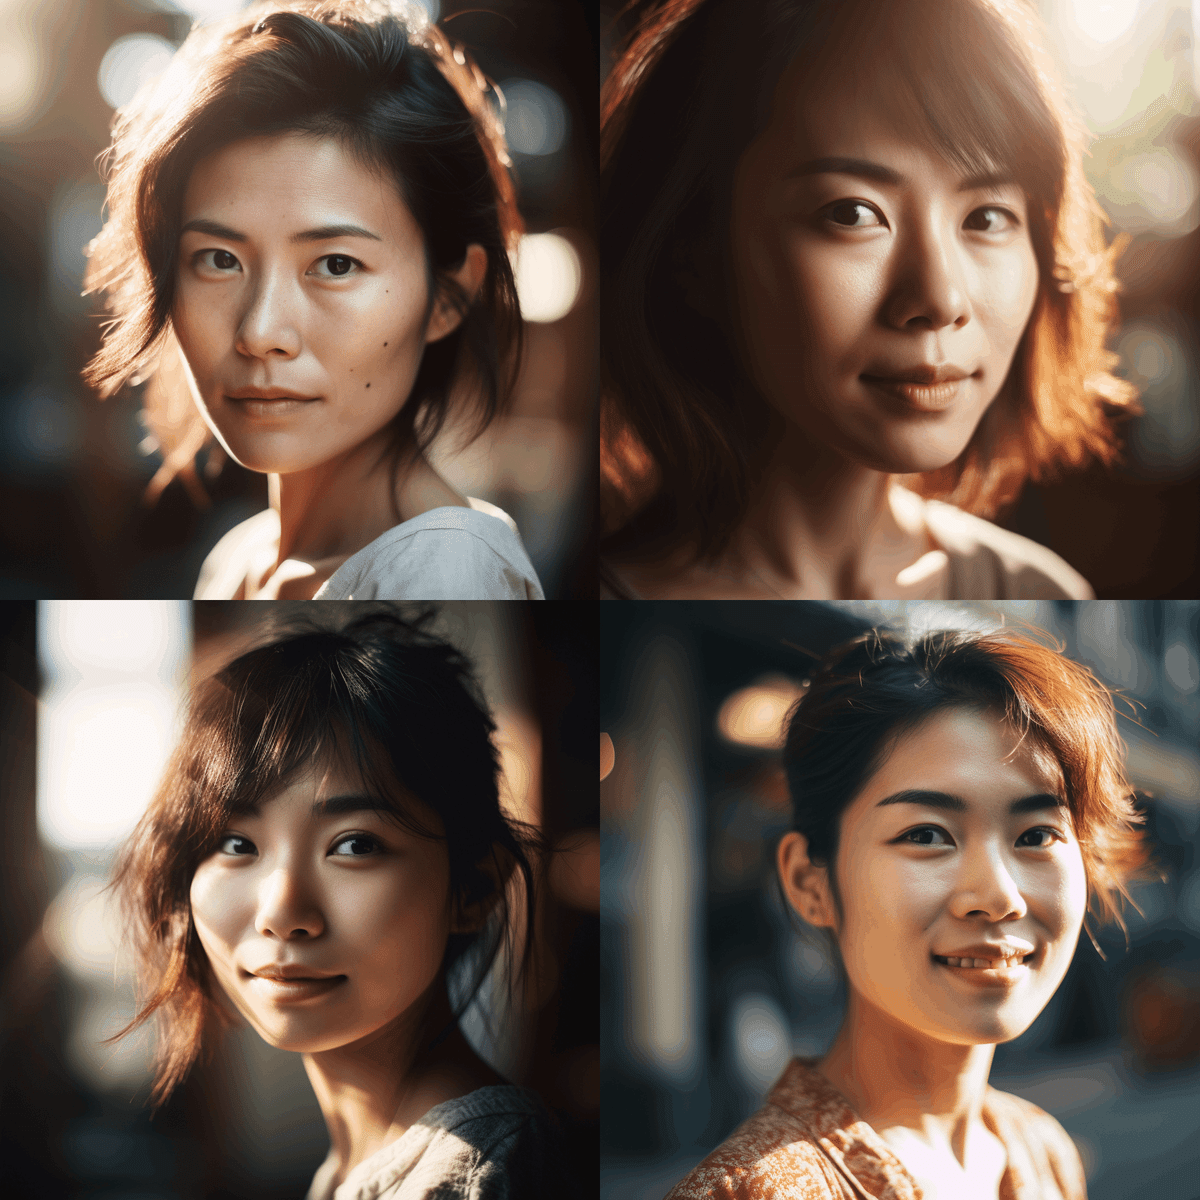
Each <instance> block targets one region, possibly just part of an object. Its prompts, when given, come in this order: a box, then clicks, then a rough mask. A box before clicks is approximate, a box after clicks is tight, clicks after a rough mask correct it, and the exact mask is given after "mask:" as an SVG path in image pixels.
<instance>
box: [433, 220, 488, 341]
mask: <svg viewBox="0 0 1200 1200" xmlns="http://www.w3.org/2000/svg"><path fill="white" fill-rule="evenodd" d="M487 268H488V256H487V251H486V250H485V249H484V248H483V247H482V246H481V245H480V244H479V243H478V242H472V243H471V244H470V245H469V246H468V247H467V252H466V254H464V255H463V260H462V263H461V264H460V265H459V267H458V268H457V269H456V270H453V271H450V272H449V273H448V274H449V278H450V279H452V280H454V282H455V283H456V284H457V285H458V286H459V288H460V289H461V292H462V295H463V296H464V297H465V298H466V308H470V306H471V305H472V304H474V303H475V297H476V296H478V295H479V289H480V288H481V287H482V286H483V279H484V276H485V275H486V274H487ZM454 299H455V298H454V297H453V296H452V295H451V293H450V291H449V290H448V289H447V287H446V286H445V284H444V283H441V282H440V281H439V284H438V293H437V296H436V298H435V299H434V302H433V312H432V313H430V315H429V325H428V326H427V328H426V330H425V343H426V345H428V344H429V343H430V342H437V341H440V340H441V339H442V338H444V337H446V335H447V334H451V333H453V332H454V331H455V330H456V329H457V328H458V327H459V326H460V325H461V324H462V321H463V317H465V316H466V315H467V314H466V308H462V309H460V308H459V306H458V305H457V304H455V303H454Z"/></svg>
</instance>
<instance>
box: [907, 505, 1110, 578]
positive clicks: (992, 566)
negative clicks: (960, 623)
mask: <svg viewBox="0 0 1200 1200" xmlns="http://www.w3.org/2000/svg"><path fill="white" fill-rule="evenodd" d="M925 520H926V523H927V525H928V528H929V532H930V533H931V534H932V536H933V539H934V541H936V542H937V543H938V545H939V546H941V548H942V549H943V550H945V551H946V553H947V555H949V557H950V560H951V566H952V571H951V578H952V579H953V580H954V581H955V591H956V593H960V594H956V595H955V596H953V597H952V599H956V600H971V599H980V600H1001V599H1005V600H1091V599H1094V598H1095V597H1094V593H1093V591H1092V587H1091V584H1089V583H1088V581H1087V580H1086V579H1084V577H1083V576H1082V575H1080V573H1079V572H1078V571H1076V570H1075V568H1074V567H1072V566H1071V565H1070V564H1069V563H1068V562H1066V560H1065V559H1063V558H1060V557H1059V556H1058V555H1057V554H1055V553H1054V551H1053V550H1050V549H1048V548H1047V547H1046V546H1043V545H1041V544H1040V543H1038V542H1035V541H1033V540H1032V539H1031V538H1027V537H1022V536H1021V535H1020V534H1019V533H1013V532H1012V531H1011V530H1008V529H1001V528H1000V526H999V525H993V524H992V522H991V521H985V520H984V519H983V518H982V517H976V516H972V515H971V514H970V513H966V512H963V511H962V509H959V508H955V507H954V506H953V505H952V504H943V503H942V502H941V501H938V500H928V501H925Z"/></svg>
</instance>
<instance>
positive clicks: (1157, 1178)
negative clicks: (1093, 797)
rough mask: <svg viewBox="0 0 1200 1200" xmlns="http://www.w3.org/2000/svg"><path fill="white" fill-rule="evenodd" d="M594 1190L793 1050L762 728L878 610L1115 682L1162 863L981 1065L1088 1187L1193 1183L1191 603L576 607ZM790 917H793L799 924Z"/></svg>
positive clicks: (634, 1189)
mask: <svg viewBox="0 0 1200 1200" xmlns="http://www.w3.org/2000/svg"><path fill="white" fill-rule="evenodd" d="M600 618H601V630H600V660H601V662H602V663H603V664H604V666H603V670H602V673H601V683H600V720H601V729H602V730H605V731H607V732H608V733H609V734H611V736H612V740H613V743H614V746H615V766H614V767H613V769H612V771H611V773H610V774H609V775H608V777H607V779H606V780H605V781H604V782H603V783H601V785H600V792H601V814H602V818H601V901H602V903H601V930H602V936H601V962H602V969H601V992H600V997H601V1001H600V1004H601V1029H602V1031H603V1033H602V1037H601V1045H602V1063H601V1097H602V1104H603V1113H604V1119H603V1122H602V1124H601V1195H602V1196H604V1197H606V1198H611V1200H617V1198H618V1197H620V1200H660V1198H661V1197H662V1196H663V1195H664V1194H665V1193H666V1192H667V1191H668V1190H669V1188H670V1187H671V1186H672V1185H673V1184H674V1183H676V1182H677V1181H678V1180H679V1179H681V1178H682V1177H683V1176H684V1175H685V1174H686V1173H687V1172H688V1171H690V1170H691V1168H692V1167H693V1166H695V1165H696V1163H697V1162H699V1161H700V1159H701V1158H703V1157H704V1155H706V1154H707V1153H708V1152H709V1151H710V1150H712V1149H713V1148H714V1147H715V1146H716V1145H717V1144H718V1143H720V1142H721V1141H723V1140H724V1139H725V1138H726V1137H727V1136H728V1135H729V1134H730V1133H731V1132H732V1131H733V1129H734V1128H735V1126H737V1125H738V1124H739V1122H741V1121H742V1120H744V1119H745V1118H746V1117H747V1116H749V1115H750V1113H752V1112H753V1111H754V1110H755V1109H756V1108H758V1107H759V1105H760V1104H761V1103H762V1100H763V1098H764V1097H765V1095H766V1093H767V1091H768V1090H769V1088H770V1086H771V1084H772V1083H773V1082H774V1081H775V1079H776V1078H777V1077H778V1076H779V1074H780V1073H781V1072H782V1070H783V1068H784V1066H785V1065H786V1063H787V1061H788V1059H789V1058H790V1057H791V1056H792V1055H794V1054H799V1055H806V1056H814V1057H819V1056H820V1055H822V1054H824V1053H825V1051H826V1050H827V1049H828V1047H829V1045H830V1044H831V1043H832V1041H833V1038H834V1036H835V1034H836V1032H837V1030H838V1028H839V1027H840V1024H841V1020H842V1014H843V1011H844V1004H845V996H844V993H843V989H842V985H841V983H840V981H839V977H838V974H837V972H836V971H835V969H834V966H833V963H832V961H831V959H830V958H829V956H828V950H827V948H826V944H825V941H824V939H823V938H822V937H821V936H818V933H819V932H823V931H816V930H813V929H811V928H810V927H809V926H807V925H803V929H802V931H798V930H797V929H796V928H795V927H794V926H793V924H792V922H790V921H789V920H788V919H787V917H786V916H785V914H784V911H783V906H782V903H781V902H780V901H779V899H778V897H777V892H776V890H775V889H774V888H773V887H772V886H771V880H772V876H773V871H774V866H773V863H774V847H775V844H776V842H777V840H778V838H779V837H780V836H781V835H782V834H783V833H784V832H785V831H786V830H787V828H788V826H789V821H790V815H791V810H790V802H789V799H788V795H787V785H786V781H785V779H784V775H783V769H782V765H781V761H780V757H779V754H778V750H777V746H778V739H779V735H780V731H781V721H782V718H783V716H784V715H785V713H786V712H787V710H788V708H789V707H790V705H791V704H792V702H793V701H794V700H795V699H796V698H797V696H798V695H799V690H800V683H801V681H802V680H803V678H804V677H805V673H806V669H807V667H808V666H809V664H810V663H811V658H810V657H809V656H808V655H806V654H805V653H804V652H803V651H801V649H800V647H804V648H805V649H807V650H810V651H812V652H813V653H818V654H819V653H823V652H824V651H826V650H828V649H831V648H832V647H833V646H835V645H837V644H838V643H839V642H842V641H844V640H846V639H847V638H850V637H853V636H855V635H856V634H857V633H859V632H861V631H863V630H865V629H867V628H870V627H872V626H876V625H880V624H889V625H891V626H893V627H894V628H897V629H900V630H906V631H912V632H920V631H924V630H928V629H942V628H958V627H964V628H978V627H992V626H994V625H996V624H997V623H1000V622H1006V623H1008V624H1019V623H1025V624H1027V625H1031V626H1034V627H1036V628H1038V629H1041V630H1045V631H1046V632H1047V633H1049V634H1051V635H1052V636H1053V637H1054V638H1056V639H1057V640H1058V641H1059V642H1060V643H1063V644H1065V653H1066V654H1067V655H1068V656H1070V657H1071V658H1074V659H1076V660H1078V661H1079V662H1082V663H1084V664H1086V665H1087V666H1088V667H1089V668H1091V670H1092V671H1093V672H1094V673H1095V674H1096V675H1097V676H1098V678H1099V679H1101V680H1102V681H1103V682H1104V683H1105V684H1107V685H1108V686H1109V687H1112V688H1117V689H1120V690H1121V692H1122V693H1123V695H1124V697H1125V698H1126V699H1127V700H1128V701H1129V703H1122V702H1118V705H1117V708H1118V713H1119V714H1121V715H1119V716H1118V726H1119V729H1120V733H1121V736H1122V738H1123V739H1124V740H1125V742H1126V744H1127V746H1128V760H1127V761H1128V769H1129V771H1130V774H1131V777H1132V780H1133V783H1134V785H1135V787H1136V788H1138V789H1139V790H1141V789H1145V790H1146V792H1148V793H1149V798H1148V799H1145V800H1144V801H1143V803H1144V806H1145V810H1146V812H1147V816H1148V824H1147V828H1148V831H1149V832H1148V836H1149V839H1150V843H1151V845H1152V847H1153V851H1154V854H1155V856H1156V857H1157V859H1158V861H1159V863H1160V864H1161V866H1162V868H1163V869H1164V871H1165V872H1166V874H1167V881H1166V882H1165V883H1152V884H1139V885H1137V886H1136V887H1135V889H1134V895H1135V898H1136V901H1137V904H1138V905H1139V906H1140V908H1141V910H1142V912H1141V914H1140V915H1139V913H1138V912H1136V911H1133V910H1129V911H1128V912H1127V914H1126V921H1127V924H1128V926H1129V933H1130V938H1129V947H1128V949H1127V948H1126V944H1125V939H1124V936H1123V935H1122V933H1121V931H1120V930H1119V928H1117V927H1115V926H1112V927H1109V928H1107V929H1104V930H1103V931H1097V941H1098V942H1099V944H1100V947H1101V949H1102V950H1103V951H1104V955H1105V956H1106V957H1103V958H1102V957H1101V955H1100V954H1099V953H1097V951H1096V949H1095V948H1094V947H1093V945H1092V943H1091V942H1090V941H1089V940H1088V939H1087V937H1086V936H1083V937H1081V938H1080V942H1079V947H1078V950H1077V952H1076V955H1075V958H1074V960H1073V962H1072V965H1071V967H1070V969H1069V971H1068V974H1067V976H1066V978H1065V980H1064V981H1063V984H1062V986H1061V987H1060V988H1059V990H1058V992H1057V993H1056V994H1055V996H1054V998H1053V999H1052V1000H1051V1002H1050V1004H1049V1005H1048V1006H1047V1007H1046V1009H1045V1010H1044V1011H1043V1012H1042V1014H1041V1015H1040V1016H1039V1017H1038V1019H1037V1020H1036V1021H1035V1022H1034V1023H1033V1025H1032V1026H1031V1027H1030V1028H1029V1029H1028V1030H1027V1031H1026V1032H1025V1033H1024V1034H1023V1035H1022V1036H1021V1037H1019V1038H1017V1039H1016V1040H1015V1041H1013V1042H1010V1043H1007V1044H1005V1045H1002V1046H999V1047H997V1050H996V1055H995V1060H994V1065H993V1068H992V1074H991V1083H992V1085H993V1086H995V1087H997V1088H1000V1089H1001V1090H1004V1091H1008V1092H1014V1093H1016V1094H1018V1095H1021V1096H1024V1097H1026V1098H1027V1099H1029V1100H1032V1101H1033V1102H1034V1103H1036V1104H1038V1105H1040V1106H1041V1107H1042V1108H1044V1109H1045V1110H1046V1111H1048V1112H1050V1113H1052V1114H1053V1115H1054V1116H1055V1117H1057V1118H1058V1120H1059V1121H1061V1122H1062V1124H1063V1125H1064V1126H1065V1128H1066V1129H1067V1131H1068V1132H1069V1133H1070V1134H1071V1136H1072V1137H1073V1138H1074V1139H1075V1142H1076V1144H1077V1145H1078V1147H1079V1150H1080V1154H1081V1156H1082V1158H1083V1162H1084V1164H1085V1168H1086V1170H1087V1174H1088V1195H1089V1197H1090V1198H1091V1200H1138V1198H1140V1197H1145V1196H1154V1197H1155V1198H1156V1200H1196V1198H1197V1197H1200V1182H1198V1181H1200V1104H1197V1102H1196V1101H1197V1096H1198V1095H1200V869H1197V867H1198V864H1197V861H1196V847H1197V836H1198V826H1200V657H1198V656H1200V602H1197V601H1165V602H1164V601H1143V602H1125V603H1120V602H1105V601H1091V602H1083V603H1080V602H1075V601H1010V602H1002V603H998V602H992V603H986V602H958V603H935V602H926V603H906V602H903V601H890V602H866V601H863V602H843V603H837V604H833V603H831V604H825V603H819V602H815V601H812V602H800V603H787V602H768V603H745V602H735V601H729V602H700V603H689V602H658V603H652V602H643V603H640V604H612V605H602V606H601V613H600ZM801 924H803V923H801Z"/></svg>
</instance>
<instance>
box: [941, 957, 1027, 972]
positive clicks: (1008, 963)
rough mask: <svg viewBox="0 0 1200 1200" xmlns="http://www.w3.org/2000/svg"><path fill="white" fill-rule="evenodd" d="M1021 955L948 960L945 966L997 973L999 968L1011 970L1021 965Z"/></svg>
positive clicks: (948, 958)
mask: <svg viewBox="0 0 1200 1200" xmlns="http://www.w3.org/2000/svg"><path fill="white" fill-rule="evenodd" d="M1022 957H1023V956H1022V955H1020V954H1014V955H1012V956H1011V957H1009V958H950V957H947V958H946V959H945V962H946V965H947V966H951V967H974V968H976V969H981V968H986V969H987V970H990V971H998V970H1000V969H1001V968H1012V967H1018V966H1020V965H1021V961H1022Z"/></svg>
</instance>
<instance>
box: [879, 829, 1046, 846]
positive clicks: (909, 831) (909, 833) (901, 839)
mask: <svg viewBox="0 0 1200 1200" xmlns="http://www.w3.org/2000/svg"><path fill="white" fill-rule="evenodd" d="M925 830H932V831H935V832H937V833H944V834H946V837H947V838H949V837H950V835H949V834H948V833H946V831H945V830H944V829H943V828H942V827H941V826H940V825H918V826H917V827H916V828H915V829H906V830H905V831H904V832H903V833H902V834H901V835H900V836H899V837H898V838H897V839H896V841H897V842H900V843H907V844H908V845H909V846H933V845H936V844H937V843H934V842H914V841H910V840H909V839H910V837H911V836H912V834H914V833H923V832H924V831H925ZM1030 833H1048V834H1050V836H1051V837H1053V838H1057V839H1058V840H1059V841H1060V842H1066V840H1067V839H1066V838H1065V837H1064V836H1063V835H1062V833H1060V832H1059V831H1058V830H1057V829H1055V828H1054V827H1053V826H1051V825H1035V826H1034V827H1033V828H1032V829H1027V830H1025V833H1023V834H1021V837H1025V836H1026V835H1027V834H1030ZM951 841H953V839H951ZM1021 849H1023V850H1048V849H1049V845H1045V846H1022V847H1021Z"/></svg>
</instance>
